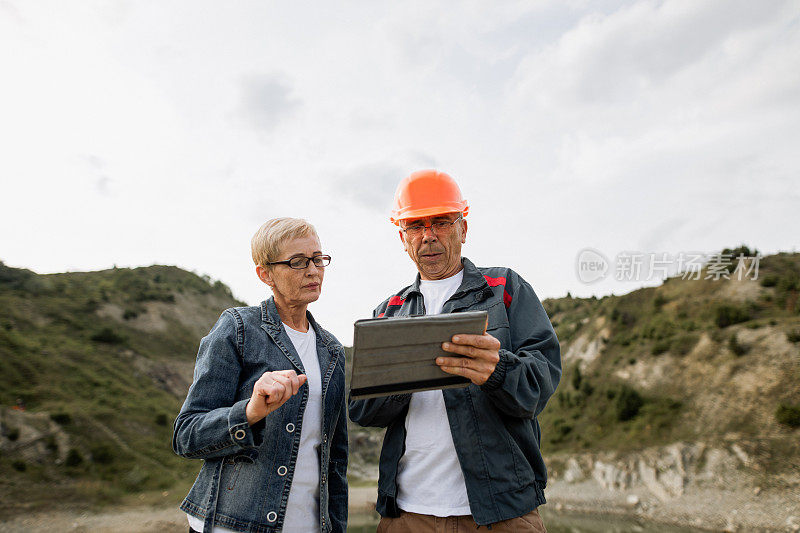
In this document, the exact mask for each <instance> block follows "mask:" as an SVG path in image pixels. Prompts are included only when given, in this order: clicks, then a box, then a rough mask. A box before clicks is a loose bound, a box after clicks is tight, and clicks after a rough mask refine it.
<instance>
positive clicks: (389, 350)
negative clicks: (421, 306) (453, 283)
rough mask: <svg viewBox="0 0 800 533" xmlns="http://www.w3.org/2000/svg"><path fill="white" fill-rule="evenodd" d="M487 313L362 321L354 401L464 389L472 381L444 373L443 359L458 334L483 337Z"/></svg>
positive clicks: (355, 337)
mask: <svg viewBox="0 0 800 533" xmlns="http://www.w3.org/2000/svg"><path fill="white" fill-rule="evenodd" d="M487 317H488V313H487V312H486V311H469V312H466V313H446V314H442V315H430V316H412V317H397V318H370V319H365V320H358V321H356V323H355V325H354V328H355V331H354V334H353V366H352V377H351V379H350V398H352V399H354V400H360V399H365V398H375V397H378V396H388V395H391V394H404V393H407V392H417V391H423V390H432V389H446V388H451V387H464V386H467V385H469V383H470V381H469V380H468V379H467V378H465V377H462V376H454V375H452V374H448V373H447V372H444V371H443V370H441V369H440V368H439V367H438V366H437V365H436V358H437V357H439V356H446V357H459V356H458V354H454V353H451V352H445V351H444V350H442V343H443V342H448V341H449V340H450V339H451V338H452V337H453V335H455V334H457V333H464V334H473V335H483V334H484V333H485V332H486V320H487Z"/></svg>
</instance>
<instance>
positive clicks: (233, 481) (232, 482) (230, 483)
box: [226, 463, 244, 490]
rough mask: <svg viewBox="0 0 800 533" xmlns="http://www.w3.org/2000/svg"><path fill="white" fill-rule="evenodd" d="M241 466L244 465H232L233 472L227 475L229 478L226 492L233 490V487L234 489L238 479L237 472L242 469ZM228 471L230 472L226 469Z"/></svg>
mask: <svg viewBox="0 0 800 533" xmlns="http://www.w3.org/2000/svg"><path fill="white" fill-rule="evenodd" d="M242 464H244V463H236V464H234V465H232V466H233V471H232V472H231V473H230V474H229V476H230V477H229V478H228V481H227V483H226V486H227V488H228V490H233V489H234V487H236V480H237V479H239V471H240V470H241V469H242ZM226 466H227V465H226ZM228 470H230V468H228Z"/></svg>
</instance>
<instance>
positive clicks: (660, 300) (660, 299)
mask: <svg viewBox="0 0 800 533" xmlns="http://www.w3.org/2000/svg"><path fill="white" fill-rule="evenodd" d="M665 303H667V299H666V298H665V297H664V296H662V295H661V294H657V295H656V297H655V298H654V299H653V307H655V308H656V309H661V307H663V305H664V304H665Z"/></svg>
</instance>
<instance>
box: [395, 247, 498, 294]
mask: <svg viewBox="0 0 800 533" xmlns="http://www.w3.org/2000/svg"><path fill="white" fill-rule="evenodd" d="M461 266H462V267H463V268H464V278H463V279H462V280H461V285H459V286H458V290H457V291H456V292H455V294H453V296H452V297H453V298H457V297H460V296H463V295H464V294H466V293H469V292H472V291H474V290H478V289H486V288H489V284H488V283H486V278H484V277H483V274H481V271H480V270H478V267H476V266H475V265H474V264H473V263H472V261H470V260H469V259H467V258H466V257H463V256H462V257H461ZM420 279H421V278H420V275H419V273H417V277H416V279H414V283H412V284H411V285H410V286H408V287H406V289H405V290H404V291H403V292H401V293H400V297H401V298H403V299H405V298H406V297H408V295H410V294H412V293H415V292H416V293H418V294H420V295H421V294H422V292H420V290H419V282H420Z"/></svg>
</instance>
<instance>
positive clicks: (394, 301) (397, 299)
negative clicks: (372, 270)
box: [386, 296, 405, 305]
mask: <svg viewBox="0 0 800 533" xmlns="http://www.w3.org/2000/svg"><path fill="white" fill-rule="evenodd" d="M403 302H405V300H404V299H402V298H400V297H399V296H392V297H391V298H389V303H388V304H386V305H403Z"/></svg>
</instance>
